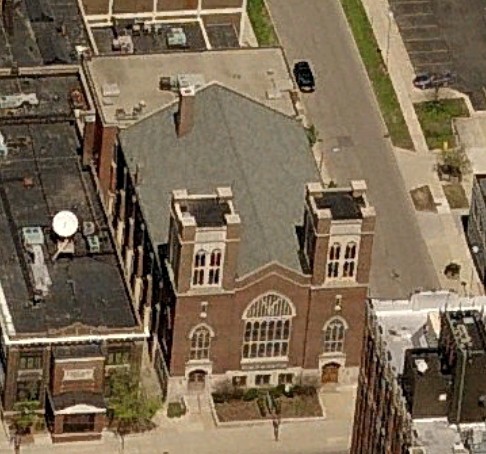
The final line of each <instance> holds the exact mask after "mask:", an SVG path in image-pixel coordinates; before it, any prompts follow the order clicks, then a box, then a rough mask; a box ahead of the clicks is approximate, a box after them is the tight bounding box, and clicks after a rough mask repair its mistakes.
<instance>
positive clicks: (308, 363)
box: [304, 287, 367, 369]
mask: <svg viewBox="0 0 486 454" xmlns="http://www.w3.org/2000/svg"><path fill="white" fill-rule="evenodd" d="M337 295H340V296H341V310H340V311H335V309H334V308H335V305H336V296H337ZM366 298H367V287H350V288H336V289H316V290H313V291H312V293H311V297H310V299H311V303H310V312H309V324H308V328H307V330H308V332H307V339H306V357H305V362H304V367H305V368H309V369H314V368H317V367H318V356H319V355H320V354H321V353H323V340H324V337H323V336H324V332H323V327H324V324H325V322H326V321H327V320H329V319H331V318H333V317H335V316H339V317H342V318H343V319H344V320H345V321H346V323H347V325H348V329H347V331H346V335H345V342H344V352H345V353H346V366H351V367H352V366H359V364H360V357H361V345H362V340H363V326H364V316H365V305H366Z"/></svg>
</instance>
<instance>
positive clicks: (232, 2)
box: [201, 0, 243, 9]
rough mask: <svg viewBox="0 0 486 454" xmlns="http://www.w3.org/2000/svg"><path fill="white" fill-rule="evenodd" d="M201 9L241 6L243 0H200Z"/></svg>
mask: <svg viewBox="0 0 486 454" xmlns="http://www.w3.org/2000/svg"><path fill="white" fill-rule="evenodd" d="M201 6H202V9H211V8H241V7H242V6H243V0H202V5H201Z"/></svg>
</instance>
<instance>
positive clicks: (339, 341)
mask: <svg viewBox="0 0 486 454" xmlns="http://www.w3.org/2000/svg"><path fill="white" fill-rule="evenodd" d="M345 332H346V325H345V324H344V321H343V320H342V319H341V318H333V319H331V320H330V321H329V322H327V324H326V325H325V326H324V353H336V352H342V351H343V350H344V336H345Z"/></svg>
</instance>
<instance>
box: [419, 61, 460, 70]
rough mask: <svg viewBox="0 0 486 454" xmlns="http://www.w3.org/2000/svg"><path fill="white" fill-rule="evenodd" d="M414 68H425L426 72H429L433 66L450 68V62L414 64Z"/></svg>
mask: <svg viewBox="0 0 486 454" xmlns="http://www.w3.org/2000/svg"><path fill="white" fill-rule="evenodd" d="M413 66H414V68H415V69H419V68H425V69H426V70H430V68H431V67H433V66H441V67H444V66H452V62H451V61H450V60H448V61H443V62H433V63H431V62H427V63H414V65H413Z"/></svg>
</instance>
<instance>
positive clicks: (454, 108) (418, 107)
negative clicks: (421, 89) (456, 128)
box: [415, 99, 469, 150]
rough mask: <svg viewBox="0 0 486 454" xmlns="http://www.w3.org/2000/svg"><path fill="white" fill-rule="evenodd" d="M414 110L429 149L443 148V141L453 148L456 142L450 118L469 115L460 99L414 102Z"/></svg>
mask: <svg viewBox="0 0 486 454" xmlns="http://www.w3.org/2000/svg"><path fill="white" fill-rule="evenodd" d="M415 111H416V112H417V116H418V119H419V122H420V125H421V126H422V130H423V131H424V135H425V140H426V141H427V145H428V147H429V148H430V149H431V150H432V149H435V148H443V146H444V142H447V143H448V148H454V147H455V146H456V142H455V139H454V134H453V132H452V125H451V120H452V119H453V118H455V117H469V111H468V109H467V106H466V104H465V102H464V100H462V99H441V100H439V101H427V102H421V103H419V104H415Z"/></svg>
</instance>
